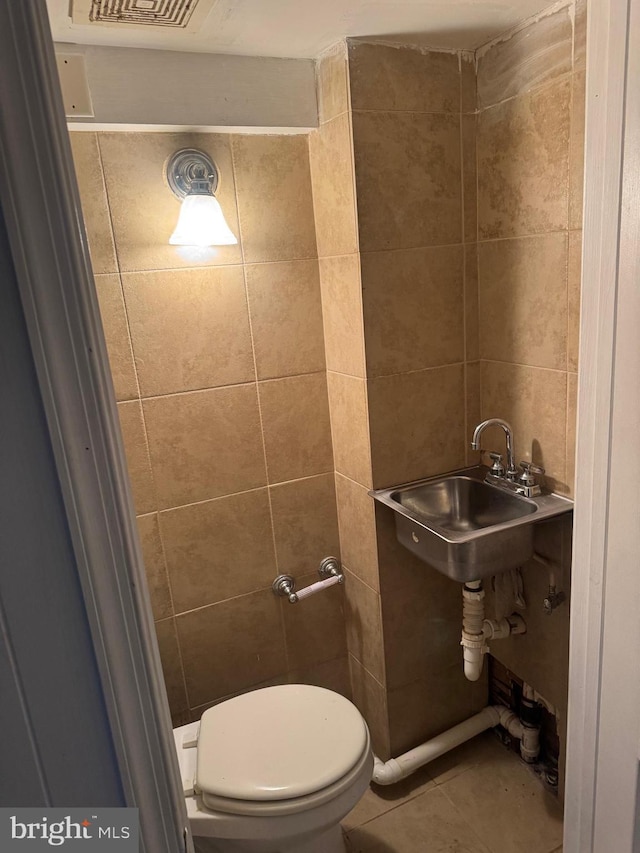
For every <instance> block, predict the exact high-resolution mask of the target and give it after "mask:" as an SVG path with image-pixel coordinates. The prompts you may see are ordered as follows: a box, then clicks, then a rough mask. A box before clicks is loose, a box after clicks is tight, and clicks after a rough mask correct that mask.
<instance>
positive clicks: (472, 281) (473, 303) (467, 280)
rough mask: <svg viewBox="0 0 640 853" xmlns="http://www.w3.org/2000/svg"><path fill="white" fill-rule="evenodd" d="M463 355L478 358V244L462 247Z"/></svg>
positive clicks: (472, 359)
mask: <svg viewBox="0 0 640 853" xmlns="http://www.w3.org/2000/svg"><path fill="white" fill-rule="evenodd" d="M464 357H465V360H466V361H476V360H477V359H478V358H480V316H479V305H478V246H477V244H475V243H468V244H467V245H466V246H465V247H464Z"/></svg>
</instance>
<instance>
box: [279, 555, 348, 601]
mask: <svg viewBox="0 0 640 853" xmlns="http://www.w3.org/2000/svg"><path fill="white" fill-rule="evenodd" d="M318 574H319V575H320V577H321V578H322V580H319V581H317V582H316V583H312V584H311V585H310V586H305V587H303V588H302V589H301V590H298V592H295V591H294V590H295V588H296V581H295V578H294V577H292V576H291V575H278V577H277V578H276V579H275V580H274V582H273V584H272V585H271V588H272V589H273V591H274V593H275V594H276V595H280V596H282V597H283V598H288V599H289V601H290V602H291V604H296V603H297V602H298V601H302V600H303V599H305V598H309V596H311V595H315V594H316V592H321V591H322V590H323V589H328V588H329V587H330V586H335V584H337V583H344V575H343V574H342V572H341V571H340V562H339V561H338V560H337V559H336V558H335V557H325V558H324V560H323V561H322V562H321V563H320V566H319V567H318Z"/></svg>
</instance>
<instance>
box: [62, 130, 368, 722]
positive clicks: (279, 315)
mask: <svg viewBox="0 0 640 853" xmlns="http://www.w3.org/2000/svg"><path fill="white" fill-rule="evenodd" d="M72 146H73V152H74V158H75V162H76V169H77V174H78V180H79V184H80V190H81V196H82V201H83V208H84V213H85V219H86V225H87V231H88V237H89V244H90V249H91V254H92V261H93V265H94V271H95V273H96V284H97V290H98V297H99V302H100V308H101V312H102V317H103V325H104V329H105V335H106V339H107V347H108V350H109V357H110V361H111V367H112V376H113V382H114V387H115V392H116V398H117V400H118V409H119V413H120V420H121V424H122V431H123V436H124V442H125V449H126V453H127V460H128V464H129V472H130V477H131V485H132V489H133V495H134V500H135V505H136V511H137V513H138V525H139V530H140V539H141V545H142V550H143V556H144V562H145V566H146V570H147V576H148V580H149V589H150V595H151V601H152V606H153V612H154V616H155V619H156V620H157V621H156V627H157V634H158V641H159V646H160V652H161V657H162V662H163V667H164V671H165V678H166V685H167V692H168V695H169V700H170V705H171V710H172V713H173V716H174V720H175V721H176V722H183V721H186V720H189V719H192V718H197V717H198V716H199V715H200V713H201V712H202V710H203V708H204V707H207V706H208V705H209V704H211V703H212V702H215V701H217V700H219V699H221V698H222V697H224V696H228V695H230V694H233V693H237V692H239V691H243V690H246V689H248V688H250V687H254V686H257V685H264V684H276V683H281V682H286V681H289V680H301V681H306V682H309V683H315V684H321V685H326V686H328V687H331V688H333V689H336V690H339V691H340V692H343V693H346V694H349V693H350V686H349V681H350V674H349V667H348V662H347V649H346V637H345V627H344V610H345V604H344V595H343V590H342V589H341V588H334V589H331V590H329V591H328V592H327V593H326V594H324V595H323V596H318V597H316V598H313V599H311V600H310V601H308V602H305V603H304V607H303V606H302V605H300V606H299V607H294V606H292V605H290V604H289V603H288V602H284V601H280V600H277V599H276V598H275V597H274V596H273V594H272V592H271V589H270V586H271V582H272V580H273V578H274V577H275V576H276V575H277V574H278V573H280V572H283V573H284V572H286V573H289V574H293V575H294V576H295V577H296V579H297V580H298V583H299V584H300V585H302V584H304V583H307V582H311V581H313V580H314V579H315V577H314V573H315V571H316V569H317V566H318V564H319V562H320V560H321V559H322V558H323V557H325V556H327V555H329V554H335V555H336V556H339V548H340V542H339V535H338V519H337V513H336V496H335V480H334V473H333V472H334V462H333V452H332V445H331V429H330V421H329V404H328V391H327V381H326V373H325V347H324V338H323V316H322V311H323V307H322V301H321V292H320V277H319V270H318V261H317V249H316V236H315V223H314V215H313V206H312V199H311V175H310V168H309V155H308V147H307V140H306V139H305V138H304V137H299V136H288V137H274V136H269V137H260V136H247V137H243V136H222V135H215V134H207V135H187V134H164V133H157V134H156V133H144V134H129V133H98V134H95V133H74V134H72ZM191 146H193V147H199V148H203V149H204V150H205V151H207V152H208V153H209V154H210V155H211V156H212V157H213V159H214V160H215V162H216V163H217V164H218V166H219V168H220V171H221V175H220V188H219V192H218V198H219V200H220V202H221V205H222V207H223V210H224V213H225V216H226V217H227V220H228V222H229V224H230V226H231V228H232V230H233V231H234V233H235V234H236V235H237V236H238V237H239V244H238V246H236V247H224V248H221V249H218V250H203V251H201V252H199V253H194V250H182V249H176V248H174V247H171V246H169V245H168V238H169V235H170V233H171V230H172V228H173V226H174V225H175V221H176V217H177V213H178V202H177V201H176V200H175V199H174V198H173V196H172V194H171V193H170V192H169V190H168V189H167V187H166V186H165V182H164V177H163V165H164V162H165V161H166V159H167V157H168V156H169V155H170V154H172V153H173V151H175V150H176V149H178V148H184V147H191ZM352 216H353V213H352ZM330 281H331V280H330V278H329V284H328V286H331V283H330ZM329 349H331V347H329Z"/></svg>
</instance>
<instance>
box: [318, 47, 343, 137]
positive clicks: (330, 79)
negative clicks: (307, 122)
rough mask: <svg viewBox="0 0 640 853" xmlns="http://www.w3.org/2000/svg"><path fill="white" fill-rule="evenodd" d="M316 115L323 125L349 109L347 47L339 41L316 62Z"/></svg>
mask: <svg viewBox="0 0 640 853" xmlns="http://www.w3.org/2000/svg"><path fill="white" fill-rule="evenodd" d="M316 87H317V92H318V114H319V116H320V122H321V123H322V124H324V122H326V121H330V120H331V119H332V118H335V117H336V116H339V115H342V113H346V111H347V110H348V109H349V84H348V70H347V45H346V42H344V41H341V42H338V44H336V45H334V46H333V47H331V48H330V49H329V50H328V51H326V53H323V54H322V56H321V57H320V59H319V60H318V61H317V62H316Z"/></svg>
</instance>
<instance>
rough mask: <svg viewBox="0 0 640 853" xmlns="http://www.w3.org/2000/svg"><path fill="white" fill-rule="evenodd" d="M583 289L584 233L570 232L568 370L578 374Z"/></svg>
mask: <svg viewBox="0 0 640 853" xmlns="http://www.w3.org/2000/svg"><path fill="white" fill-rule="evenodd" d="M581 289H582V231H570V232H569V300H568V313H569V317H568V321H569V328H568V332H567V369H568V370H572V371H574V372H577V370H578V351H579V349H580V301H581Z"/></svg>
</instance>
